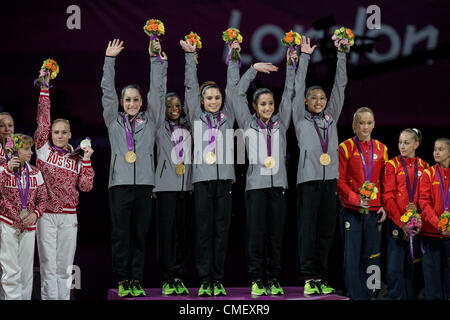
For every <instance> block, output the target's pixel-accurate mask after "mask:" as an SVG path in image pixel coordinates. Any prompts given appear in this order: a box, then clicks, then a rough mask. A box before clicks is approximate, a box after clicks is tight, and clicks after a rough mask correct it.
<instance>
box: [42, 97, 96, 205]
mask: <svg viewBox="0 0 450 320" xmlns="http://www.w3.org/2000/svg"><path fill="white" fill-rule="evenodd" d="M37 123H38V128H37V130H36V132H35V134H34V140H35V143H36V156H37V167H38V168H39V169H40V170H41V172H42V176H43V177H44V180H45V185H46V187H47V191H48V205H47V208H46V210H45V212H47V213H72V214H74V213H76V208H77V205H78V198H79V192H78V190H77V186H78V188H79V189H80V190H81V191H83V192H88V191H90V190H91V189H92V187H93V184H94V174H95V173H94V169H93V168H92V166H91V161H82V160H78V159H74V158H71V157H69V156H68V154H61V153H59V152H58V151H56V150H55V149H54V148H53V147H52V146H51V145H50V142H49V138H50V98H49V92H48V90H41V93H40V96H39V103H38V111H37ZM70 148H71V149H72V150H73V148H72V147H71V146H70Z"/></svg>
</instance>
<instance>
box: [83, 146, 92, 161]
mask: <svg viewBox="0 0 450 320" xmlns="http://www.w3.org/2000/svg"><path fill="white" fill-rule="evenodd" d="M83 151H84V157H83V160H84V161H89V160H91V156H92V154H93V153H94V149H92V148H91V147H86V148H83Z"/></svg>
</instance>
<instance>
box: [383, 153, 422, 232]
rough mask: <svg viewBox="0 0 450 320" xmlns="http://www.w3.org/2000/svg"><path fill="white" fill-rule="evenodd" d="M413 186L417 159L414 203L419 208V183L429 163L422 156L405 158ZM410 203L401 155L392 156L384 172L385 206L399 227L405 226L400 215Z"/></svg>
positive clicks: (390, 217)
mask: <svg viewBox="0 0 450 320" xmlns="http://www.w3.org/2000/svg"><path fill="white" fill-rule="evenodd" d="M404 159H405V164H406V168H407V170H408V175H409V179H410V184H411V187H412V186H413V182H414V167H415V162H416V159H417V169H418V171H417V176H418V177H417V186H416V192H415V194H414V204H415V205H416V207H417V208H418V209H419V183H420V178H421V176H422V175H423V172H424V170H425V169H427V168H429V165H428V163H426V162H425V161H423V160H422V159H420V158H409V159H408V158H404ZM408 203H409V196H408V187H407V185H406V174H405V171H404V169H403V165H402V163H401V161H400V156H397V157H395V158H392V159H391V160H389V161H388V163H386V166H385V168H384V174H383V206H384V207H385V208H386V210H387V213H388V216H389V219H391V220H392V221H393V222H394V223H395V224H396V225H397V226H398V227H400V228H401V227H402V226H403V222H401V221H400V217H401V216H402V215H403V214H404V213H405V211H406V206H407V205H408Z"/></svg>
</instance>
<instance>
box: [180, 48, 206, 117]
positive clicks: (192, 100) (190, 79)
mask: <svg viewBox="0 0 450 320" xmlns="http://www.w3.org/2000/svg"><path fill="white" fill-rule="evenodd" d="M184 57H185V60H186V64H185V71H184V107H185V109H186V114H187V115H188V118H189V121H190V122H191V123H194V120H196V119H199V118H200V114H201V113H202V108H201V106H200V87H199V85H198V78H197V65H196V64H195V61H194V53H192V52H186V53H185V54H184Z"/></svg>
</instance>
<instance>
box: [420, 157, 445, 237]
mask: <svg viewBox="0 0 450 320" xmlns="http://www.w3.org/2000/svg"><path fill="white" fill-rule="evenodd" d="M436 170H439V171H440V172H441V176H442V181H443V183H444V190H445V191H446V192H447V190H448V184H449V180H450V168H447V169H445V168H441V167H440V166H439V165H438V164H435V165H434V166H432V167H431V168H429V169H427V170H425V171H424V173H423V174H422V178H421V179H420V186H419V206H420V209H422V223H423V226H422V231H423V234H424V235H425V236H430V237H442V233H441V231H440V230H439V226H438V223H439V217H440V216H441V214H442V213H443V212H444V201H443V199H442V194H441V187H440V182H439V178H438V175H437V172H436Z"/></svg>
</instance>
